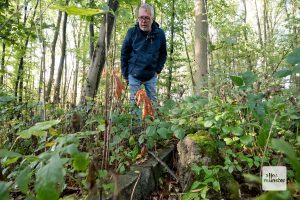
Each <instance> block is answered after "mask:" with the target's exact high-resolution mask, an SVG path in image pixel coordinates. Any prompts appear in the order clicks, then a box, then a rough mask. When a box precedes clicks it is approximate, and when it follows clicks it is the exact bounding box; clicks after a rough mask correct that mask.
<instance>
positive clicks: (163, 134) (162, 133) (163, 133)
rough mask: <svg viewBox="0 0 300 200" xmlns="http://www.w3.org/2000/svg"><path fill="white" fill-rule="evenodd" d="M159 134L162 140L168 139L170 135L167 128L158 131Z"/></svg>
mask: <svg viewBox="0 0 300 200" xmlns="http://www.w3.org/2000/svg"><path fill="white" fill-rule="evenodd" d="M157 133H158V134H159V136H160V137H161V138H163V139H168V133H169V131H168V129H166V128H159V129H158V130H157Z"/></svg>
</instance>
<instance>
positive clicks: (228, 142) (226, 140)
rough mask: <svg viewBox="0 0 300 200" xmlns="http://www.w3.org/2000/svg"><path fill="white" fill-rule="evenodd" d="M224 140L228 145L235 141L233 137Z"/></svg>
mask: <svg viewBox="0 0 300 200" xmlns="http://www.w3.org/2000/svg"><path fill="white" fill-rule="evenodd" d="M224 141H225V143H226V144H227V145H231V144H232V143H233V142H234V141H233V140H232V139H231V138H224Z"/></svg>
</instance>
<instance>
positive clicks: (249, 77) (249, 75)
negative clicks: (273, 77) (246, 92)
mask: <svg viewBox="0 0 300 200" xmlns="http://www.w3.org/2000/svg"><path fill="white" fill-rule="evenodd" d="M242 78H243V81H244V82H245V85H246V86H247V87H249V86H251V85H252V84H253V83H254V82H255V81H256V79H257V76H256V74H254V73H253V72H252V71H246V72H245V73H243V74H242Z"/></svg>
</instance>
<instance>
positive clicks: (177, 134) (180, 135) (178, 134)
mask: <svg viewBox="0 0 300 200" xmlns="http://www.w3.org/2000/svg"><path fill="white" fill-rule="evenodd" d="M174 135H175V137H177V138H178V139H180V140H182V139H183V138H184V136H185V132H184V129H183V128H178V129H176V130H175V131H174Z"/></svg>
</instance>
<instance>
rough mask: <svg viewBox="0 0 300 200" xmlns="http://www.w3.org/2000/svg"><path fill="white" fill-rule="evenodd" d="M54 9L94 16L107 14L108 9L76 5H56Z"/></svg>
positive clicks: (70, 13)
mask: <svg viewBox="0 0 300 200" xmlns="http://www.w3.org/2000/svg"><path fill="white" fill-rule="evenodd" d="M51 8H52V9H57V10H60V11H62V12H66V13H68V14H69V15H81V16H93V15H98V14H105V13H106V11H104V10H100V9H94V8H79V7H76V6H60V5H54V6H52V7H51Z"/></svg>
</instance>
